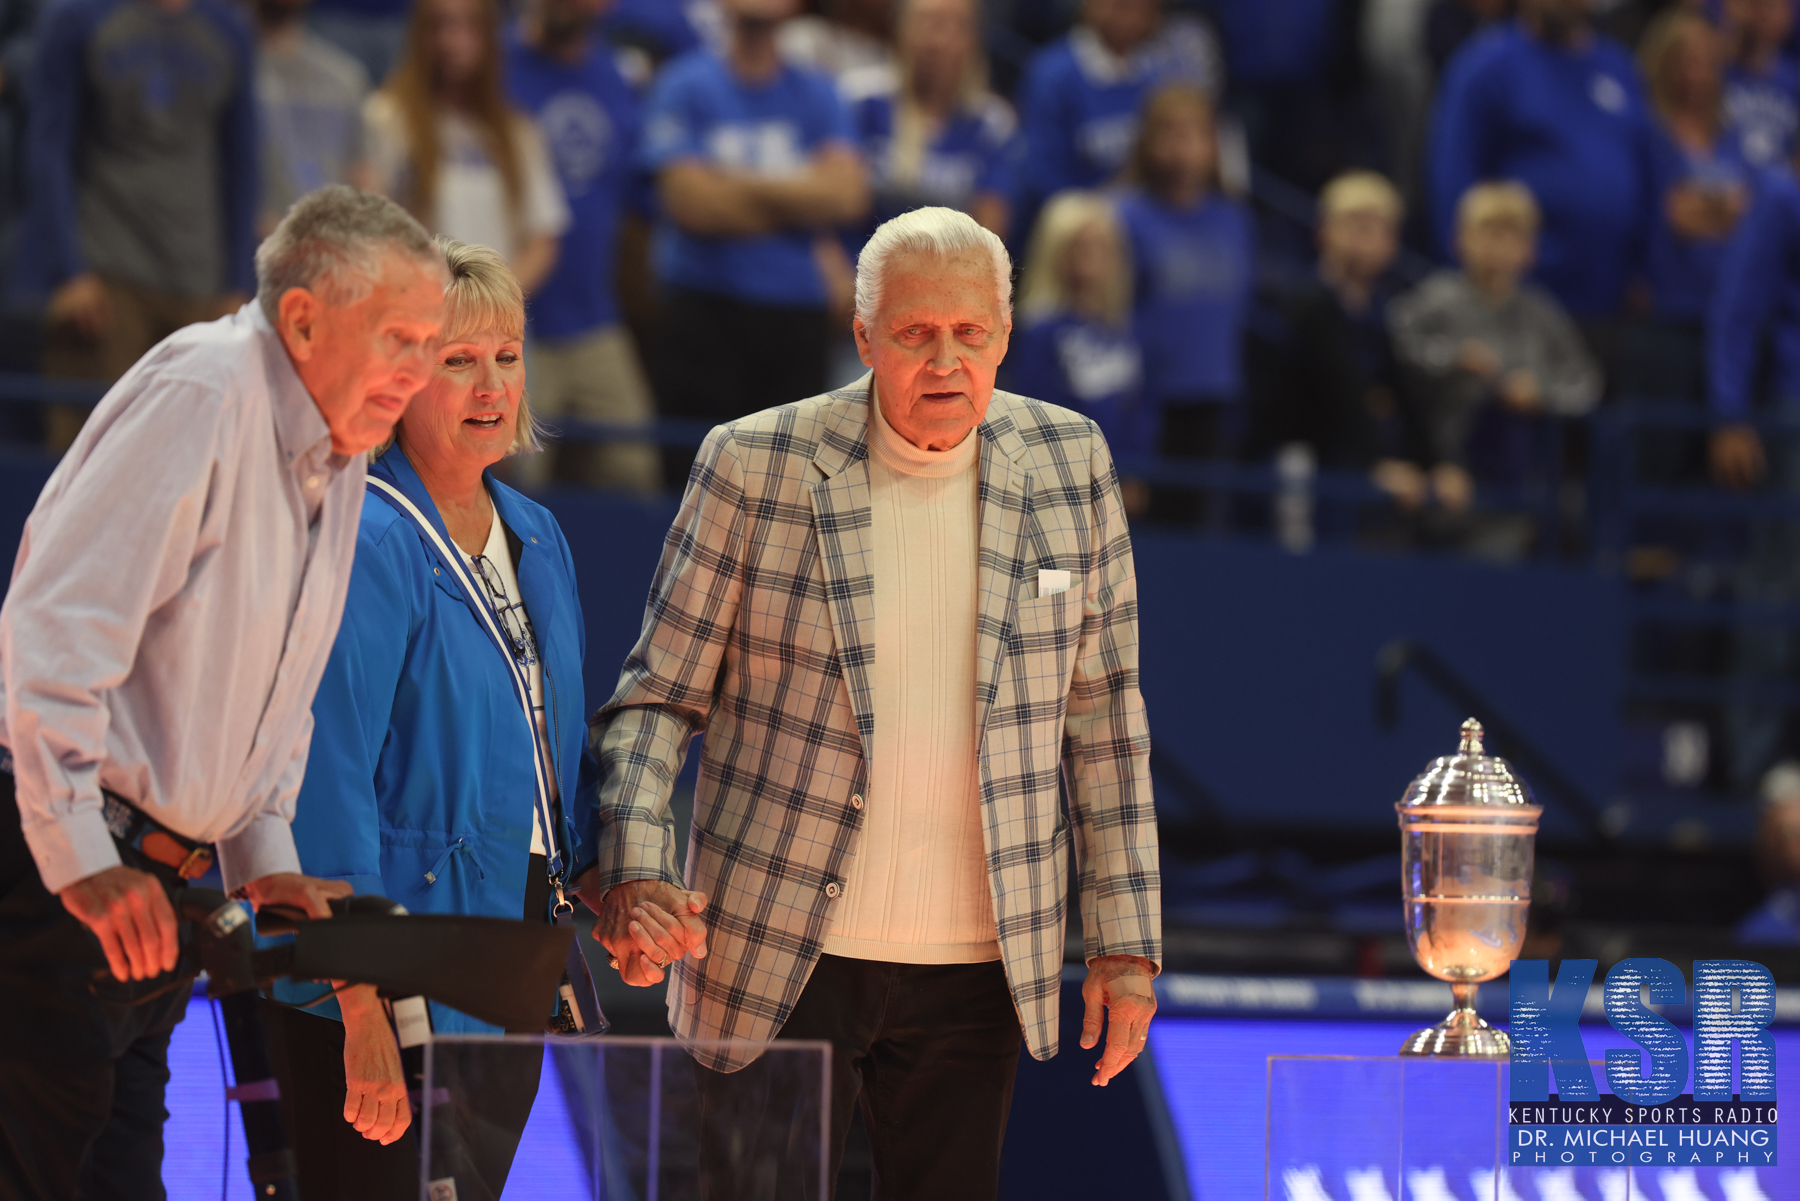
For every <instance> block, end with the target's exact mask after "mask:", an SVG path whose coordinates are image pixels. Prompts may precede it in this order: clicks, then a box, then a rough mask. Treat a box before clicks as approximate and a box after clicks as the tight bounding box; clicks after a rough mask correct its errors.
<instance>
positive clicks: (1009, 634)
mask: <svg viewBox="0 0 1800 1201" xmlns="http://www.w3.org/2000/svg"><path fill="white" fill-rule="evenodd" d="M868 395H869V377H868V376H864V377H863V379H862V380H860V381H858V382H857V383H856V384H853V385H851V386H849V387H847V388H843V389H841V390H839V391H836V392H832V393H828V394H826V395H824V396H816V397H813V398H812V399H810V400H803V401H800V402H799V403H797V404H791V405H785V406H782V407H780V408H776V409H769V410H767V411H765V412H761V413H756V414H753V415H751V416H749V417H745V418H743V419H741V420H738V421H734V422H731V423H730V424H728V425H722V426H720V427H718V428H717V429H715V430H713V431H712V433H711V435H710V436H709V437H708V438H707V440H706V442H705V444H704V445H703V446H702V448H701V450H700V454H699V457H698V458H697V459H696V461H695V463H694V470H693V474H692V475H691V476H690V478H689V481H688V487H687V493H686V495H685V496H684V497H683V498H682V502H681V510H680V513H679V514H678V515H677V516H676V518H675V524H674V526H673V527H672V528H671V529H670V530H669V535H668V538H667V540H666V542H665V544H664V547H663V554H662V561H661V564H660V565H659V566H658V568H657V572H656V578H655V582H654V583H653V585H652V586H651V590H650V600H649V606H648V608H647V610H646V612H645V615H644V625H643V631H642V633H641V635H640V636H639V638H638V642H637V645H636V647H635V648H634V649H633V650H632V652H631V655H630V657H629V658H628V659H627V660H626V661H625V666H624V669H623V671H622V673H621V675H620V679H619V687H618V690H617V691H616V692H615V693H614V694H613V697H612V699H611V700H610V701H608V702H607V703H606V705H605V706H603V707H602V708H601V709H600V710H599V711H598V712H597V713H596V714H595V715H594V717H593V720H592V722H591V723H590V730H589V739H590V744H591V746H592V747H593V750H594V752H595V755H596V759H597V762H598V764H599V778H598V782H597V786H596V787H590V788H586V789H583V790H582V796H581V797H580V800H579V802H578V804H579V805H580V806H581V808H583V809H586V810H587V812H586V814H585V815H582V820H583V824H584V825H585V826H586V835H587V837H586V838H585V839H584V841H588V840H591V841H590V847H591V848H592V849H591V852H590V854H591V855H592V856H594V857H596V858H597V865H598V868H599V880H598V883H599V886H600V887H601V888H608V887H611V886H612V885H614V884H618V883H621V882H623V881H626V880H633V879H642V878H652V877H660V878H662V879H666V880H668V881H670V882H672V883H679V882H680V881H679V878H678V877H677V876H676V874H675V862H674V859H675V856H674V847H675V831H674V820H673V818H672V817H671V814H670V809H669V804H668V801H669V794H670V791H671V789H672V788H673V786H674V782H675V777H676V775H677V774H678V772H679V771H680V768H681V764H682V760H683V757H684V755H685V753H686V748H687V745H688V743H689V741H690V740H691V739H692V737H693V736H694V735H695V734H699V733H702V732H704V733H705V735H706V738H705V741H704V743H703V749H702V754H701V762H700V777H699V787H698V791H697V793H696V796H695V801H694V826H693V834H692V837H691V838H690V840H689V847H688V862H687V873H686V883H687V886H688V887H691V888H695V889H699V890H700V891H702V892H704V893H705V894H706V895H707V898H708V901H709V905H708V909H707V913H706V921H707V924H708V931H709V934H708V939H707V950H708V955H707V957H706V958H705V959H702V960H694V959H684V960H682V961H680V963H678V964H677V965H676V967H675V970H674V976H673V980H672V981H671V983H670V987H669V1024H670V1027H671V1029H673V1030H674V1032H675V1034H676V1035H677V1036H678V1037H680V1038H682V1039H684V1040H702V1039H745V1040H755V1041H758V1042H763V1041H767V1040H768V1039H771V1038H773V1037H774V1035H775V1034H776V1032H777V1031H779V1030H780V1029H781V1026H782V1024H783V1023H784V1022H785V1021H786V1020H787V1017H788V1014H789V1013H790V1012H791V1011H792V1010H793V1007H794V1003H795V1001H796V1000H797V999H798V998H799V996H800V991H801V989H802V988H803V987H804V986H805V984H806V981H807V977H808V976H810V975H811V973H812V969H813V965H814V964H815V963H817V962H818V958H819V954H820V947H821V945H822V944H823V942H824V940H825V936H826V934H827V932H828V931H829V930H830V927H831V921H832V914H833V911H834V906H835V903H836V900H837V898H838V897H839V896H841V895H842V892H843V888H844V881H845V878H846V877H847V876H848V875H849V871H850V864H851V860H852V858H853V857H854V856H855V854H856V851H857V842H858V839H859V838H860V837H861V832H862V826H863V813H862V810H861V809H860V808H859V807H857V806H855V805H853V804H852V803H851V798H852V797H853V796H856V795H857V794H859V793H860V792H861V791H862V790H863V789H864V788H865V787H866V786H867V781H868V770H867V752H866V747H867V745H868V739H869V738H870V736H871V732H872V729H873V717H872V713H871V694H870V687H871V685H870V676H871V665H872V663H873V661H874V658H875V655H876V653H877V651H878V648H877V647H875V646H874V645H873V644H872V642H871V637H872V630H873V625H874V619H873V612H872V604H873V601H872V596H873V579H872V577H871V575H870V570H871V567H870V550H869V545H868V541H869V530H870V517H871V513H870V499H869V469H868V424H867V423H868V412H869V410H868ZM976 432H977V434H978V435H979V436H980V438H981V452H980V467H979V470H980V473H981V475H980V483H979V488H978V503H979V507H980V520H981V533H980V539H979V558H978V564H977V588H978V597H979V598H978V603H979V605H980V607H981V612H980V614H979V616H978V621H977V627H976V637H977V648H978V651H977V653H978V656H979V657H978V664H977V669H976V720H977V721H978V722H979V723H980V726H981V738H980V742H979V746H980V751H979V759H980V762H979V773H980V774H979V780H980V789H981V806H982V815H983V819H984V820H983V826H984V833H985V841H986V850H987V863H988V874H989V880H990V882H991V884H992V895H993V903H994V920H995V925H996V927H997V929H998V932H999V940H1000V950H1001V955H1002V957H1003V959H1004V961H1005V967H1006V975H1007V980H1008V981H1009V983H1010V986H1011V989H1012V995H1013V1000H1014V1003H1015V1004H1016V1005H1017V1007H1018V1011H1019V1019H1020V1024H1021V1025H1022V1027H1023V1029H1024V1034H1025V1040H1026V1046H1027V1047H1028V1048H1029V1049H1030V1051H1031V1054H1032V1055H1033V1056H1035V1057H1036V1058H1039V1059H1047V1058H1049V1057H1050V1056H1052V1055H1054V1054H1056V1050H1057V1001H1058V997H1059V995H1060V981H1061V971H1062V962H1063V953H1064V930H1065V922H1066V910H1065V905H1066V898H1067V896H1068V892H1069V889H1068V874H1067V873H1068V858H1069V843H1070V841H1071V831H1072V837H1073V842H1074V848H1075V856H1076V861H1077V863H1078V864H1079V870H1080V874H1081V916H1082V926H1083V929H1084V932H1085V935H1084V947H1085V951H1086V955H1087V958H1089V959H1093V958H1095V957H1096V956H1101V955H1141V956H1143V957H1144V958H1146V959H1150V960H1152V961H1155V962H1160V959H1161V947H1162V917H1161V899H1160V895H1159V881H1158V869H1157V844H1156V822H1155V814H1154V811H1153V807H1152V803H1151V791H1150V772H1149V756H1150V735H1149V728H1148V726H1147V724H1146V722H1145V718H1144V705H1143V700H1142V698H1141V697H1140V696H1139V694H1138V645H1137V581H1136V576H1135V574H1134V572H1133V568H1132V558H1131V539H1130V536H1129V534H1128V533H1127V531H1126V528H1125V515H1124V511H1123V508H1122V506H1121V503H1120V496H1119V485H1118V477H1117V475H1116V473H1115V472H1114V469H1113V463H1112V457H1111V454H1110V452H1109V451H1108V450H1107V447H1106V443H1105V441H1104V440H1103V439H1102V438H1101V436H1100V433H1099V431H1098V430H1097V429H1096V428H1095V426H1094V424H1093V423H1092V422H1090V421H1088V420H1087V419H1086V418H1084V417H1081V416H1078V415H1076V414H1074V413H1072V412H1070V411H1068V410H1067V409H1061V408H1057V407H1056V406H1054V405H1048V404H1043V403H1041V402H1039V401H1035V400H1029V399H1026V398H1025V397H1022V396H1014V395H1011V394H1009V393H1005V392H996V393H994V398H993V403H992V404H991V405H990V407H989V408H988V412H987V418H986V420H984V421H983V422H982V423H981V425H980V426H979V427H978V428H977V431H976ZM1042 568H1050V569H1067V570H1068V571H1069V572H1070V573H1071V576H1072V578H1073V581H1074V584H1073V586H1072V587H1071V588H1070V589H1069V590H1068V591H1066V592H1062V593H1058V594H1055V595H1052V596H1048V597H1041V598H1040V597H1039V596H1038V595H1037V575H1038V571H1039V569H1042ZM1059 775H1061V776H1063V777H1064V778H1066V781H1067V785H1068V789H1067V793H1068V797H1069V804H1068V806H1067V810H1066V812H1065V808H1064V806H1063V804H1062V802H1061V799H1060V793H1059V787H1058V783H1059ZM756 1054H757V1053H756V1052H745V1053H740V1052H712V1053H710V1054H709V1053H702V1058H704V1059H706V1060H707V1061H708V1062H709V1063H710V1065H711V1066H713V1067H716V1068H720V1069H722V1070H727V1071H729V1070H734V1069H736V1068H739V1067H742V1066H743V1065H744V1064H746V1063H748V1062H750V1061H751V1060H753V1059H755V1058H756Z"/></svg>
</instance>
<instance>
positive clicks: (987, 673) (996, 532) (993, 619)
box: [975, 393, 1031, 760]
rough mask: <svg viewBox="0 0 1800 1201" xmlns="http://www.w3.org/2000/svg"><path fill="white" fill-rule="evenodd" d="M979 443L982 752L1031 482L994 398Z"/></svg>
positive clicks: (1013, 430)
mask: <svg viewBox="0 0 1800 1201" xmlns="http://www.w3.org/2000/svg"><path fill="white" fill-rule="evenodd" d="M976 433H977V435H979V436H980V438H981V440H982V442H981V468H980V470H981V480H980V483H979V486H978V492H977V497H978V500H979V503H980V507H981V541H980V544H979V549H978V550H977V552H976V563H975V588H976V603H977V605H978V612H977V614H976V618H975V730H976V746H978V747H981V748H982V750H983V754H982V758H983V759H984V760H985V758H986V755H985V735H986V732H987V724H988V715H989V714H990V713H991V712H992V711H993V707H994V698H995V696H996V695H997V694H998V692H999V687H1000V669H1001V667H1002V665H1003V662H1004V660H1005V658H1006V648H1007V643H1008V642H1009V641H1010V639H1011V636H1012V625H1013V606H1014V604H1015V603H1016V602H1017V600H1018V595H1019V582H1020V578H1021V576H1022V572H1023V569H1022V567H1021V566H1020V563H1021V558H1020V549H1021V545H1022V543H1023V541H1024V537H1025V531H1026V530H1027V529H1028V528H1029V526H1030V517H1031V476H1030V474H1029V473H1028V472H1026V471H1025V470H1024V468H1022V467H1020V466H1019V463H1020V462H1021V461H1023V459H1024V457H1025V443H1024V441H1023V440H1022V439H1021V438H1020V437H1019V431H1018V427H1017V426H1016V425H1015V424H1014V422H1013V419H1012V416H1011V414H1010V413H1009V412H1007V410H1006V408H1005V402H1004V401H1003V400H1002V398H1001V396H1000V394H999V393H995V395H994V399H993V401H992V403H991V404H990V406H989V408H988V414H987V417H986V419H984V420H983V421H982V423H981V424H980V425H979V426H977V427H976Z"/></svg>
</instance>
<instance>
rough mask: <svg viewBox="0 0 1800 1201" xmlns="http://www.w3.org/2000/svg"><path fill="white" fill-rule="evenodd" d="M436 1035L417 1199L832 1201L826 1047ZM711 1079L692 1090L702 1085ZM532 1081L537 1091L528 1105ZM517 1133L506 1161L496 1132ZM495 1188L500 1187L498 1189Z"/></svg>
mask: <svg viewBox="0 0 1800 1201" xmlns="http://www.w3.org/2000/svg"><path fill="white" fill-rule="evenodd" d="M752 1049H753V1048H752V1047H751V1046H750V1045H749V1044H741V1043H740V1044H730V1043H714V1042H704V1043H691V1044H684V1043H680V1042H677V1041H676V1040H675V1039H672V1038H623V1037H622V1038H607V1037H602V1038H591V1039H562V1038H554V1037H549V1038H533V1037H521V1036H507V1037H505V1038H499V1037H480V1036H455V1035H448V1036H444V1035H440V1036H437V1037H434V1038H433V1039H432V1040H431V1042H430V1043H428V1044H426V1046H425V1048H424V1050H425V1095H427V1096H429V1097H430V1102H431V1103H430V1104H427V1105H422V1106H420V1108H421V1109H422V1110H423V1113H422V1114H420V1119H421V1122H420V1126H421V1134H420V1137H421V1140H422V1141H421V1154H420V1196H421V1197H422V1198H424V1199H425V1201H491V1199H493V1198H495V1197H496V1196H504V1197H506V1198H545V1199H548V1198H554V1199H555V1201H583V1199H590V1201H727V1199H731V1201H735V1199H737V1198H749V1197H763V1196H768V1197H775V1196H782V1197H789V1196H793V1197H824V1196H826V1195H827V1193H828V1188H827V1185H828V1178H827V1172H828V1170H829V1163H830V1158H829V1146H830V1140H829V1128H830V1120H831V1117H830V1109H829V1107H828V1105H827V1104H826V1099H827V1098H828V1096H829V1095H830V1066H831V1065H830V1048H829V1045H828V1044H826V1043H822V1042H800V1041H793V1042H788V1041H782V1042H777V1043H774V1044H771V1045H769V1046H767V1047H766V1048H763V1047H760V1046H758V1047H756V1048H754V1049H756V1050H760V1051H761V1054H760V1055H759V1056H758V1057H757V1059H756V1061H755V1062H754V1063H753V1064H751V1065H750V1066H749V1067H747V1068H745V1069H743V1071H742V1072H740V1073H736V1074H734V1075H733V1076H732V1077H729V1078H727V1079H728V1080H729V1082H730V1084H731V1086H732V1087H731V1088H730V1089H729V1090H721V1089H719V1088H717V1087H716V1086H717V1083H718V1081H719V1078H720V1077H719V1074H718V1073H712V1072H710V1071H709V1070H708V1069H704V1068H702V1067H700V1066H699V1064H697V1063H696V1062H695V1060H696V1058H699V1059H702V1060H709V1061H713V1062H717V1061H718V1060H719V1058H721V1057H724V1056H726V1055H731V1056H733V1057H735V1058H741V1057H743V1055H744V1053H745V1052H747V1051H749V1050H752ZM703 1072H705V1073H707V1083H708V1084H710V1085H713V1086H714V1087H711V1088H708V1089H707V1090H706V1091H705V1093H704V1095H703V1094H702V1091H701V1089H700V1087H699V1082H700V1075H701V1073H703ZM534 1086H535V1095H534ZM526 1112H529V1114H530V1118H529V1121H527V1122H524V1125H525V1133H524V1136H523V1137H522V1138H521V1140H520V1142H519V1145H518V1149H517V1152H516V1154H514V1155H513V1156H512V1157H511V1163H510V1169H509V1167H508V1164H507V1149H508V1147H509V1145H510V1142H511V1139H510V1136H509V1135H508V1133H507V1131H508V1129H509V1128H510V1129H516V1128H517V1127H518V1125H519V1124H520V1123H521V1121H522V1120H523V1115H524V1113H526ZM500 1181H504V1191H503V1192H502V1191H501V1190H500V1189H499V1188H498V1187H497V1185H498V1183H499V1182H500Z"/></svg>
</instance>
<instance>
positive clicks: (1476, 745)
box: [1456, 717, 1483, 755]
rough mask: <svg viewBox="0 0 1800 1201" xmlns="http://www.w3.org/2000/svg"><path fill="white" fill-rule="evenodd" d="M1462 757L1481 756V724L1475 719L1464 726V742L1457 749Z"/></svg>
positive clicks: (1464, 723)
mask: <svg viewBox="0 0 1800 1201" xmlns="http://www.w3.org/2000/svg"><path fill="white" fill-rule="evenodd" d="M1456 750H1457V753H1458V754H1460V755H1479V754H1482V753H1483V752H1482V749H1481V723H1480V722H1478V721H1476V720H1475V719H1474V718H1473V717H1471V718H1470V719H1469V720H1467V721H1465V722H1463V724H1462V742H1461V743H1460V744H1459V745H1458V746H1457V748H1456Z"/></svg>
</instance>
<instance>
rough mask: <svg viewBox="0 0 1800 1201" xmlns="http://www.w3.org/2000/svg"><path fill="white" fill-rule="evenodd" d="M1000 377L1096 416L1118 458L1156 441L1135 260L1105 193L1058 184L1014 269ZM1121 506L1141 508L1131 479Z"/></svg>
mask: <svg viewBox="0 0 1800 1201" xmlns="http://www.w3.org/2000/svg"><path fill="white" fill-rule="evenodd" d="M1002 370H1003V372H1004V373H1005V374H1004V376H1003V377H1002V384H1003V386H1004V387H1005V388H1006V389H1007V390H1008V391H1012V392H1018V393H1021V394H1023V395H1025V396H1031V397H1035V398H1036V399H1038V400H1046V401H1049V402H1050V403H1051V404H1059V405H1063V406H1064V407H1066V408H1070V409H1074V410H1075V411H1076V412H1078V413H1080V414H1082V415H1083V416H1086V417H1089V418H1092V419H1093V421H1094V423H1095V424H1096V425H1098V426H1099V427H1100V432H1101V433H1102V434H1103V435H1105V437H1106V442H1107V445H1108V446H1110V447H1111V448H1112V452H1113V455H1114V457H1115V458H1120V457H1123V458H1125V459H1127V460H1129V459H1131V458H1133V457H1135V456H1141V455H1145V454H1149V453H1151V452H1152V451H1153V449H1154V447H1153V446H1152V445H1151V440H1150V437H1149V432H1150V431H1148V430H1147V429H1146V428H1145V425H1144V422H1143V420H1142V414H1141V412H1140V411H1139V407H1138V401H1139V386H1140V384H1141V383H1142V381H1143V358H1142V355H1141V354H1140V353H1139V352H1138V344H1137V339H1136V338H1135V337H1134V336H1133V335H1132V330H1131V260H1130V259H1129V257H1128V256H1127V254H1126V250H1125V236H1124V232H1123V231H1122V230H1121V229H1120V228H1119V222H1118V218H1117V216H1116V215H1115V214H1114V212H1113V205H1112V202H1111V201H1110V200H1108V199H1107V198H1105V197H1104V196H1101V195H1098V194H1097V193H1094V192H1077V191H1069V192H1062V193H1059V194H1058V195H1057V196H1055V197H1054V198H1052V199H1051V201H1050V203H1049V204H1047V205H1045V206H1044V210H1043V213H1042V214H1041V215H1040V216H1039V218H1038V223H1037V229H1036V230H1035V231H1034V232H1033V233H1032V236H1031V250H1030V253H1029V254H1028V255H1027V256H1026V259H1025V270H1024V272H1023V274H1022V275H1021V276H1020V279H1019V303H1018V316H1017V318H1016V326H1015V332H1014V334H1013V341H1012V348H1011V349H1010V350H1009V351H1008V352H1007V355H1006V363H1005V365H1004V367H1003V368H1002ZM1124 488H1125V510H1126V512H1127V513H1128V514H1130V515H1132V516H1136V515H1137V514H1138V513H1139V512H1141V511H1142V510H1143V508H1144V501H1145V499H1146V494H1145V491H1144V488H1143V485H1142V484H1140V483H1138V482H1137V481H1135V480H1130V479H1127V480H1126V482H1125V485H1124Z"/></svg>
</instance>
